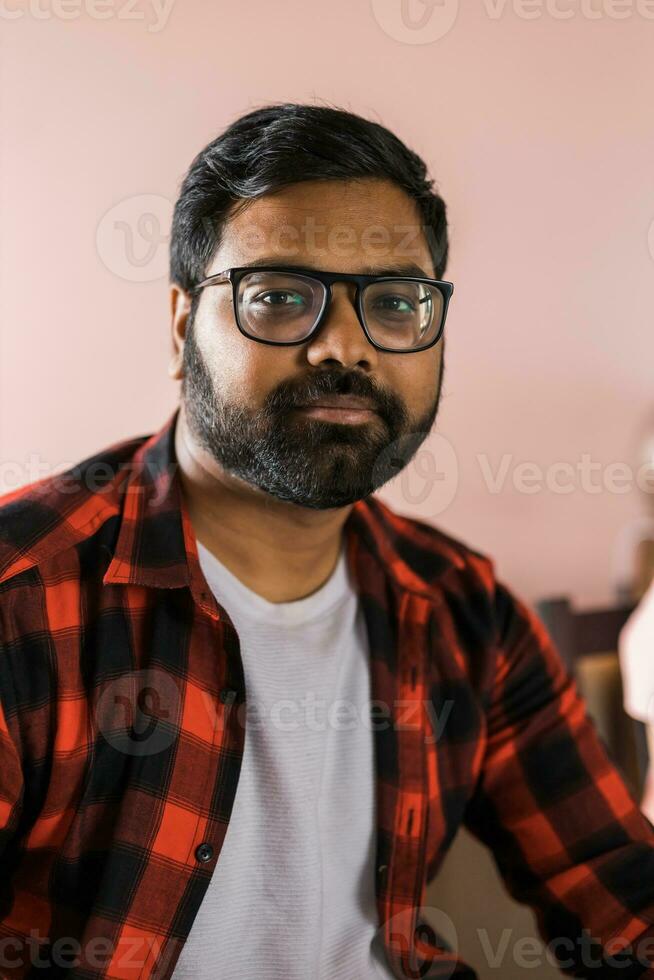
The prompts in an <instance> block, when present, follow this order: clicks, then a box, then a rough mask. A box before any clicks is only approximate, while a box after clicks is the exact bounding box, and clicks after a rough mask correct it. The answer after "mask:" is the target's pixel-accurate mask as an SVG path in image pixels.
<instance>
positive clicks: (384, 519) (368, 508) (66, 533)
mask: <svg viewBox="0 0 654 980" xmlns="http://www.w3.org/2000/svg"><path fill="white" fill-rule="evenodd" d="M178 417H179V406H177V408H175V410H174V411H173V413H172V414H171V415H170V416H169V417H168V418H167V420H166V421H165V423H164V424H163V425H162V427H161V428H160V429H159V430H158V431H157V432H154V433H153V434H151V435H150V436H146V437H143V436H141V437H138V438H137V439H135V440H127V441H125V442H122V443H115V444H113V445H112V446H111V447H109V448H108V450H106V451H104V452H100V453H98V454H96V455H95V456H94V457H92V458H91V460H92V461H94V462H97V461H102V460H104V459H105V457H107V456H109V457H110V459H111V460H112V461H114V462H116V461H120V469H121V474H122V473H123V472H124V470H126V471H127V476H126V477H125V476H124V475H123V476H121V477H120V478H119V477H114V478H113V480H112V483H111V486H109V487H107V488H105V490H108V491H109V492H101V493H88V492H87V491H83V490H80V491H79V495H77V494H75V495H74V499H72V500H71V501H70V505H69V507H68V509H67V511H66V513H65V514H63V515H61V516H60V521H59V523H57V524H55V525H54V526H53V525H52V524H49V525H48V531H47V533H44V534H43V535H41V536H39V537H38V538H37V539H36V541H35V542H34V543H33V544H32V545H31V547H30V548H29V550H27V549H24V550H22V551H21V554H20V555H18V556H17V555H16V551H15V549H13V554H8V555H5V557H4V559H3V558H2V554H1V553H0V581H2V580H3V578H7V577H9V575H10V574H16V573H18V572H19V571H22V570H24V569H25V568H28V567H30V566H31V565H35V564H36V563H37V562H39V561H41V560H43V559H45V558H46V557H49V556H50V555H52V554H53V553H54V552H55V551H57V550H60V549H61V547H65V546H70V545H74V544H76V543H78V542H79V541H81V540H83V539H84V538H85V537H87V536H88V534H89V533H91V531H93V530H94V529H96V528H97V527H99V526H100V525H101V524H102V523H103V522H104V521H106V519H107V518H109V517H115V518H117V519H118V522H119V523H118V529H117V533H116V537H115V546H114V548H113V552H112V555H111V560H110V563H109V566H108V568H107V570H106V572H105V574H104V576H103V580H102V581H103V584H110V583H113V584H132V585H143V586H148V587H156V588H177V587H180V586H188V587H189V588H190V589H191V592H192V593H193V596H194V598H195V600H196V602H197V603H198V604H199V605H200V606H201V607H202V608H204V609H205V610H206V611H207V612H208V613H209V614H210V615H211V616H212V617H213V618H216V619H219V618H220V612H219V610H218V607H217V605H216V602H215V600H214V598H213V596H212V595H211V593H210V592H209V591H208V590H207V584H206V581H205V578H204V575H203V574H202V571H201V568H200V564H199V560H198V552H197V544H196V539H195V533H194V531H193V527H192V525H191V522H190V518H189V515H188V511H187V507H186V503H185V500H184V495H183V493H182V488H181V483H180V480H179V476H178V472H177V468H178V463H177V459H176V455H175V445H174V439H175V426H176V422H177V419H178ZM133 443H136V449H135V450H133V451H132V452H129V453H126V450H127V449H128V448H130V447H131V446H132V444H133ZM87 462H88V461H87ZM84 466H85V464H84V463H82V464H78V466H77V467H75V472H76V473H77V472H79V473H81V474H82V475H83V474H84ZM81 483H84V480H82V481H81ZM40 484H42V486H40V488H39V489H38V490H37V489H36V488H35V489H32V488H29V487H28V488H26V489H25V491H23V492H21V491H20V490H19V491H17V492H16V493H14V494H12V497H15V496H20V497H21V501H22V503H23V506H28V504H26V503H25V501H26V500H29V499H30V497H33V500H34V502H37V503H38V506H40V507H41V508H43V507H45V508H48V507H52V508H53V509H54V508H55V499H56V497H55V495H56V491H54V490H53V491H52V494H53V496H52V502H51V501H50V498H49V494H48V481H47V480H46V481H40ZM344 532H345V536H346V547H347V552H348V558H349V561H350V563H351V567H352V569H353V571H354V574H355V579H357V580H360V579H361V577H362V576H363V575H364V574H365V569H366V568H367V569H369V568H370V563H369V561H367V560H366V559H369V558H370V557H372V558H373V560H374V562H375V564H376V565H378V566H381V568H382V569H383V571H384V573H385V574H386V575H387V576H388V577H389V578H390V579H391V580H393V582H394V583H395V585H396V586H397V587H398V588H400V589H401V590H405V591H411V592H414V593H420V594H423V595H426V596H427V597H428V598H432V599H433V598H434V586H435V581H436V579H438V578H440V576H441V575H442V574H443V573H444V572H445V571H446V570H447V569H449V568H451V567H452V566H453V565H455V566H458V567H461V566H462V565H463V560H462V558H461V555H460V553H459V550H458V549H457V548H456V547H451V546H450V545H449V543H448V542H449V539H448V538H447V537H446V536H443V535H440V536H439V537H438V544H436V540H435V538H434V535H435V534H437V532H435V529H433V528H431V527H429V526H427V525H424V524H420V523H419V522H416V521H415V520H411V519H408V518H405V517H402V516H401V515H399V514H396V513H394V512H393V511H391V510H390V509H389V508H388V507H386V506H385V505H384V504H382V502H381V501H380V500H379V499H378V498H375V497H374V496H369V497H366V498H364V499H363V500H359V501H357V502H356V503H355V504H354V505H353V507H352V509H351V511H350V513H349V515H348V518H347V520H346V522H345V525H344Z"/></svg>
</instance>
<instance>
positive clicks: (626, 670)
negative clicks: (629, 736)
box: [618, 580, 654, 761]
mask: <svg viewBox="0 0 654 980" xmlns="http://www.w3.org/2000/svg"><path fill="white" fill-rule="evenodd" d="M618 655H619V658H620V671H621V674H622V687H623V692H624V697H623V703H624V709H625V711H626V712H627V714H628V715H631V717H632V718H638V719H639V721H644V722H647V723H648V724H650V725H654V580H653V581H652V583H651V585H650V586H649V588H648V589H647V591H646V592H645V594H644V596H643V597H642V599H641V600H640V602H639V603H638V605H637V606H636V608H635V610H634V611H633V612H632V614H631V616H630V617H629V619H628V620H627V622H626V623H625V625H624V626H623V627H622V630H621V632H620V636H619V639H618ZM653 761H654V760H653Z"/></svg>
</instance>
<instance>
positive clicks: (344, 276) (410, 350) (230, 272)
mask: <svg viewBox="0 0 654 980" xmlns="http://www.w3.org/2000/svg"><path fill="white" fill-rule="evenodd" d="M250 272H278V273H281V274H282V275H283V274H284V273H289V274H291V275H294V276H300V277H301V278H304V279H309V280H313V281H314V282H319V283H321V285H322V286H323V287H324V294H323V301H322V307H321V309H320V312H319V314H318V316H317V318H316V322H315V323H314V325H313V327H312V329H311V331H310V332H309V333H308V334H307V336H306V337H302V338H301V340H281V341H278V340H264V339H263V338H262V337H253V336H252V334H250V333H248V332H247V330H246V329H245V328H244V327H243V325H242V323H241V321H240V317H239V305H240V304H239V298H238V287H239V284H240V282H241V280H242V279H243V278H244V276H245V275H246V274H247V273H250ZM398 281H400V282H420V283H426V284H427V285H430V286H435V287H436V289H437V290H438V291H439V292H440V293H441V295H442V297H443V311H442V313H441V322H440V324H439V327H438V331H437V333H436V336H435V337H434V338H433V339H432V340H430V341H429V343H428V344H423V346H422V347H407V348H404V349H399V350H398V349H397V348H395V347H382V346H381V344H378V343H376V342H375V341H374V340H373V339H372V337H371V336H370V333H369V332H368V328H367V326H366V322H365V317H364V315H363V292H364V289H365V287H366V286H368V285H371V284H372V283H378V282H398ZM225 282H230V283H231V284H232V305H233V307H234V318H235V320H236V326H237V327H238V329H239V330H240V332H241V333H242V334H243V336H244V337H247V338H248V340H254V341H255V342H256V343H258V344H268V345H269V346H271V347H297V346H299V344H306V343H307V341H309V340H311V338H312V337H313V336H314V335H315V334H316V333H317V332H318V330H319V329H320V327H321V325H322V323H323V322H324V319H325V316H326V315H327V311H328V310H329V307H330V305H331V302H332V288H331V287H332V284H333V283H335V282H354V283H356V287H357V288H356V293H355V296H354V308H355V310H356V314H357V318H358V320H359V323H360V325H361V329H362V330H363V332H364V334H365V335H366V338H367V340H368V342H369V343H370V344H372V346H373V347H374V348H376V350H381V351H385V352H387V353H389V354H417V353H418V352H420V351H423V350H428V349H429V348H430V347H433V346H434V345H435V344H437V343H438V341H439V340H440V339H441V337H442V335H443V330H444V328H445V320H446V318H447V308H448V306H449V303H450V298H451V296H452V293H453V292H454V283H452V282H447V281H446V280H444V279H430V278H428V277H426V276H405V275H396V276H376V275H372V274H368V275H364V274H363V273H362V274H359V273H355V272H323V271H322V270H318V269H311V270H308V269H307V268H306V267H305V266H291V265H286V266H278V265H267V266H261V265H241V266H234V267H233V268H231V269H224V270H223V271H222V272H215V273H214V274H213V275H211V276H208V277H207V278H206V279H203V280H202V281H201V282H199V283H197V284H196V285H195V286H192V287H191V289H190V290H189V292H190V293H199V292H200V290H202V289H204V288H205V286H215V285H218V284H220V283H225Z"/></svg>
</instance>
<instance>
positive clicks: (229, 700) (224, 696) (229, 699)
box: [220, 687, 237, 704]
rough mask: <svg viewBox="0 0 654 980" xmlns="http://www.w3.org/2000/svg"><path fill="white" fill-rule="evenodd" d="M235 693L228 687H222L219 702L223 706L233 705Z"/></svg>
mask: <svg viewBox="0 0 654 980" xmlns="http://www.w3.org/2000/svg"><path fill="white" fill-rule="evenodd" d="M236 695H237V692H236V691H234V690H233V689H232V688H230V687H224V688H223V689H222V691H221V692H220V700H221V701H222V703H223V704H234V701H236Z"/></svg>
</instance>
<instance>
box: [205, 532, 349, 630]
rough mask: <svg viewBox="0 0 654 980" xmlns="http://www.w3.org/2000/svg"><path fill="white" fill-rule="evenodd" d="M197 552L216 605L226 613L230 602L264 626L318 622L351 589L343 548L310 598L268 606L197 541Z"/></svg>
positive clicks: (339, 602)
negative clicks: (243, 608)
mask: <svg viewBox="0 0 654 980" xmlns="http://www.w3.org/2000/svg"><path fill="white" fill-rule="evenodd" d="M197 549H198V560H199V562H200V566H201V568H202V572H203V574H204V577H205V578H206V580H207V583H208V585H209V587H210V588H211V590H212V592H213V594H214V595H215V597H216V599H217V600H218V602H222V603H223V605H225V607H226V608H227V611H228V612H229V608H228V604H229V603H230V601H231V602H233V603H234V605H236V606H238V607H241V608H242V607H245V608H247V611H248V617H249V618H250V619H251V620H257V621H262V622H266V623H267V624H268V625H275V624H277V625H279V626H296V625H300V624H305V623H308V622H310V621H312V620H315V619H319V618H321V617H323V616H325V615H326V614H327V613H330V612H333V611H334V608H335V607H336V606H338V605H340V604H341V603H343V602H344V601H345V600H346V599H347V597H348V596H349V595H350V594H351V590H352V588H353V585H352V582H351V579H350V575H349V570H348V567H347V561H346V555H345V547H344V546H342V547H341V551H340V554H339V557H338V560H337V562H336V565H335V567H334V570H333V572H332V574H331V575H330V577H329V578H328V579H327V581H326V582H324V583H323V585H321V586H320V588H319V589H317V590H316V591H315V592H312V593H311V595H308V596H304V598H302V599H294V600H292V601H290V602H270V600H269V599H265V598H264V597H263V596H261V595H259V593H258V592H254V591H253V590H252V589H250V588H249V587H248V586H247V585H245V584H244V583H243V582H241V580H240V579H239V578H238V577H237V576H236V575H234V573H233V572H231V571H230V570H229V568H227V566H226V565H223V563H222V562H221V561H220V560H219V559H218V558H216V556H215V555H214V554H213V552H211V551H209V549H208V548H207V547H206V546H205V545H203V544H202V542H201V541H197Z"/></svg>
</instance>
